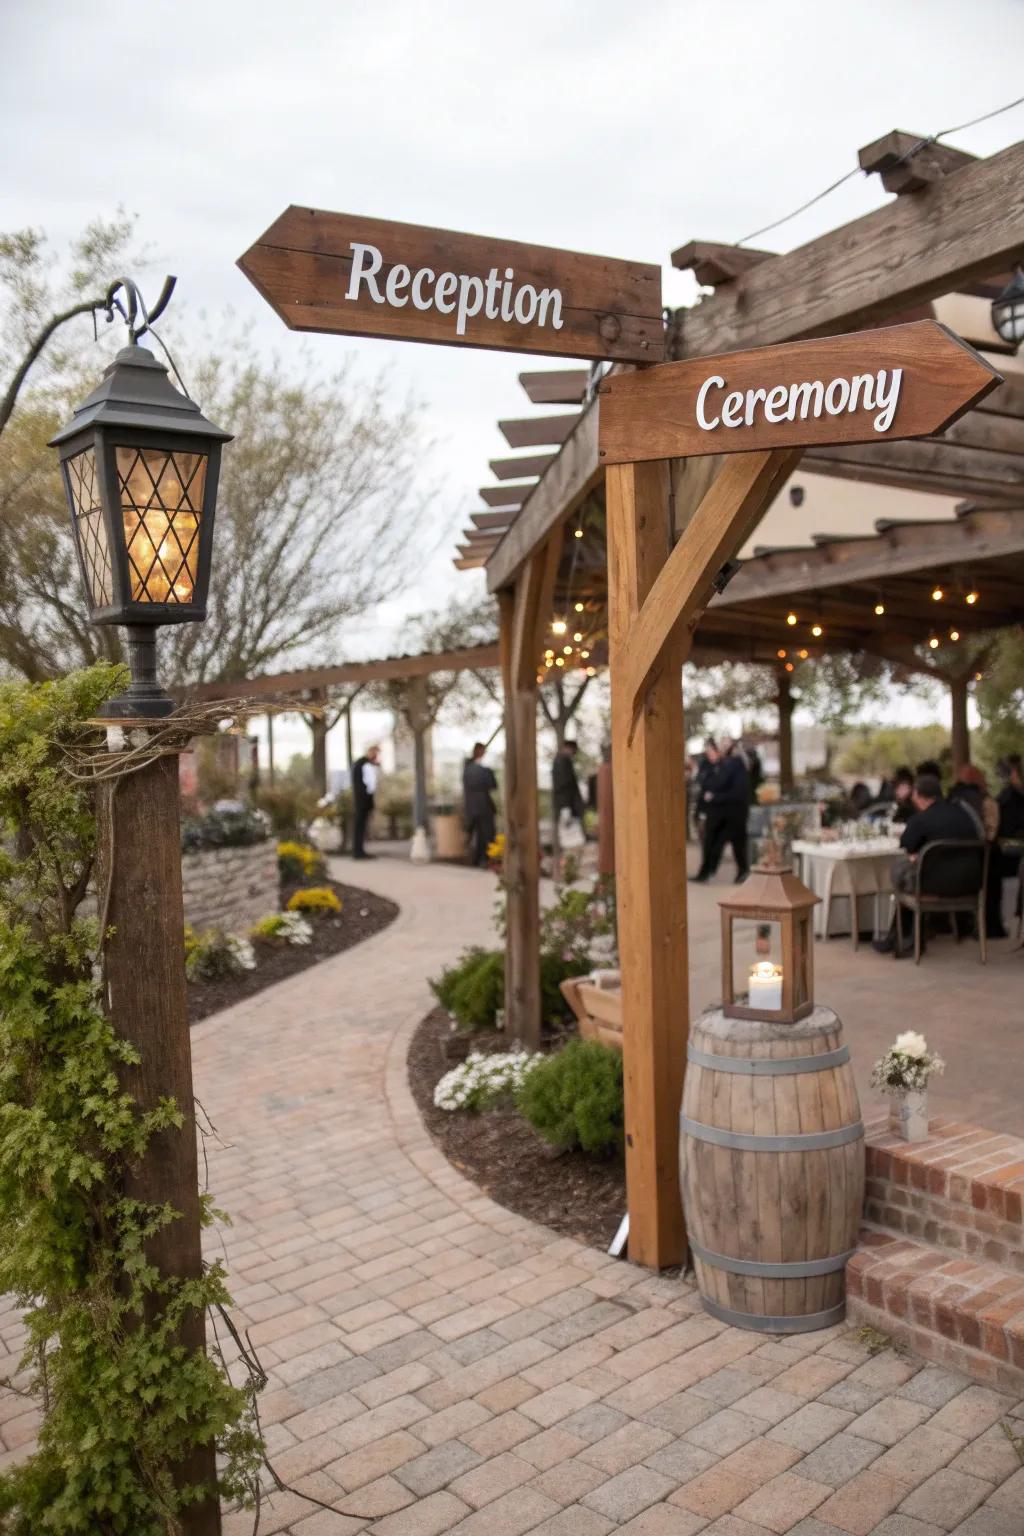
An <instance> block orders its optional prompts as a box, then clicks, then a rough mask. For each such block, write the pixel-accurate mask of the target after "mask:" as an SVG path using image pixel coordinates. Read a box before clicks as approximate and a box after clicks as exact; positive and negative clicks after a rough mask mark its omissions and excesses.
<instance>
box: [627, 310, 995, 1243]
mask: <svg viewBox="0 0 1024 1536" xmlns="http://www.w3.org/2000/svg"><path fill="white" fill-rule="evenodd" d="M1000 382H1001V380H1000V376H999V375H998V374H997V373H996V372H995V371H994V370H993V369H991V368H990V367H989V366H988V364H987V363H986V362H985V361H984V360H983V359H982V358H981V357H979V356H978V354H977V353H975V352H973V351H972V349H971V348H970V347H967V346H965V345H964V343H963V342H961V341H959V339H958V338H957V337H955V336H954V335H952V334H951V333H950V332H948V331H946V330H945V329H944V328H943V327H942V326H940V325H937V324H936V323H935V322H933V321H922V322H919V323H914V324H910V325H903V326H894V327H892V328H891V329H889V330H877V331H865V332H860V333H857V334H854V335H851V336H839V337H829V338H827V339H822V340H816V341H810V342H795V343H792V344H790V345H788V346H786V345H784V346H778V347H764V348H759V349H758V350H756V351H749V352H735V353H731V354H727V355H725V356H721V357H702V358H697V359H694V360H690V361H686V362H678V363H665V364H662V365H661V366H660V367H656V368H651V369H647V370H645V371H642V372H634V373H624V374H620V375H615V376H613V377H610V378H608V379H606V380H604V381H603V382H602V384H601V385H600V386H599V395H600V421H599V427H598V433H599V436H598V442H599V455H600V458H601V460H602V462H604V463H605V464H606V465H607V466H608V467H607V472H606V475H605V491H606V504H607V527H608V627H609V665H610V670H611V688H612V771H613V776H614V791H615V837H616V872H617V882H618V893H617V894H618V914H619V953H620V963H621V970H622V994H623V995H622V1011H623V1036H624V1039H623V1047H624V1049H623V1056H624V1067H625V1080H626V1185H627V1195H628V1205H629V1220H630V1225H629V1255H630V1258H632V1259H635V1260H637V1261H639V1262H640V1263H642V1264H647V1265H649V1266H651V1267H652V1268H654V1269H661V1268H665V1267H666V1266H668V1265H670V1264H679V1263H681V1262H682V1261H683V1260H684V1259H685V1257H686V1236H685V1231H684V1227H683V1210H682V1202H681V1199H680V1194H679V1173H678V1115H679V1105H680V1102H681V1099H682V1085H683V1071H684V1063H685V1058H686V1040H687V1034H688V1030H689V986H688V963H687V915H686V840H685V827H686V792H685V785H684V773H683V759H684V752H685V735H684V728H683V699H682V687H681V671H682V664H683V662H684V660H685V659H686V657H687V655H688V653H689V649H690V642H691V638H692V634H693V630H694V628H695V626H696V624H697V622H698V620H699V618H700V616H701V614H702V613H703V611H704V609H705V607H706V606H707V604H708V602H709V600H710V598H711V596H712V593H713V591H714V585H715V581H716V578H717V576H718V573H719V572H720V571H721V570H722V567H723V566H724V565H725V563H726V561H727V560H729V559H731V558H732V557H733V556H734V555H735V554H736V551H737V550H738V549H739V548H740V547H741V546H742V544H743V543H744V541H745V539H746V538H747V537H748V536H749V534H750V533H751V532H752V531H753V529H754V528H755V527H756V526H757V523H758V521H759V519H760V517H761V515H762V513H763V511H764V509H765V507H766V506H767V505H768V503H769V502H770V501H771V499H772V498H773V496H774V495H775V494H776V492H777V491H778V490H779V489H780V488H781V486H782V485H783V484H784V482H785V480H786V479H787V478H788V476H789V475H790V474H791V473H792V471H793V469H794V468H795V467H796V465H797V463H798V462H799V460H800V456H801V453H802V451H803V449H804V447H806V446H808V445H809V444H812V443H825V442H827V443H837V442H838V443H848V442H874V441H892V440H894V439H899V438H904V437H917V436H924V435H930V434H932V433H935V432H938V431H941V430H942V428H943V427H944V426H945V425H947V424H948V423H949V422H951V421H953V420H955V418H956V417H957V416H959V415H961V414H962V413H963V412H964V411H966V410H968V409H969V408H970V407H971V406H972V405H974V404H976V403H977V401H978V400H979V399H981V398H982V397H983V396H984V395H986V394H988V392H989V391H990V390H992V389H994V388H995V387H996V386H997V385H998V384H999V383H1000ZM698 454H728V455H733V457H729V458H727V459H726V461H725V464H724V467H723V468H722V469H721V470H720V472H719V474H718V475H717V476H716V478H715V479H714V480H713V481H712V482H711V485H710V487H709V489H708V490H707V491H706V493H705V494H704V496H703V499H702V500H701V501H700V503H699V505H696V506H695V507H691V508H690V509H689V511H690V515H689V518H688V520H687V519H685V518H684V519H683V520H684V521H685V527H684V530H683V532H682V535H681V537H680V538H679V540H678V542H677V543H676V544H675V546H674V547H673V544H672V527H673V521H675V523H676V524H677V525H678V523H679V522H680V511H681V509H680V506H679V503H678V501H677V504H676V507H675V513H676V516H675V519H674V520H673V516H672V507H671V502H670V478H669V462H668V461H669V460H670V459H673V458H687V457H689V456H691V455H698ZM684 484H685V481H684Z"/></svg>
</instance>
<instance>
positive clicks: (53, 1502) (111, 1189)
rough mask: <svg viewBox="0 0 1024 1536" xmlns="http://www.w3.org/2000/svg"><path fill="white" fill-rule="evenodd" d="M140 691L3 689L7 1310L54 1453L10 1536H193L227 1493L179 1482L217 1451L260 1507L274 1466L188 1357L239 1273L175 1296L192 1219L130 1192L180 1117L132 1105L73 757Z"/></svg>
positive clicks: (207, 1365)
mask: <svg viewBox="0 0 1024 1536" xmlns="http://www.w3.org/2000/svg"><path fill="white" fill-rule="evenodd" d="M124 681H125V679H124V677H123V675H122V673H121V671H120V669H118V668H115V667H111V666H108V665H106V664H102V665H99V666H96V667H92V668H90V669H88V670H87V671H83V672H78V673H74V674H72V675H71V676H69V677H67V678H63V679H60V680H58V681H54V682H47V683H43V684H24V683H17V682H14V683H3V684H0V1292H4V1293H13V1294H14V1295H15V1296H16V1297H17V1299H18V1301H19V1303H20V1305H21V1307H22V1308H23V1311H24V1315H25V1323H26V1327H27V1333H28V1342H27V1347H26V1349H25V1354H24V1358H23V1360H22V1373H23V1374H22V1375H20V1376H19V1377H18V1379H17V1385H14V1386H12V1385H11V1384H8V1386H9V1389H10V1390H25V1391H29V1392H31V1393H32V1394H33V1396H36V1397H38V1399H39V1400H40V1402H41V1403H42V1405H43V1420H42V1425H41V1428H40V1432H39V1436H38V1444H37V1448H36V1450H35V1453H34V1454H33V1455H32V1456H31V1457H30V1458H29V1459H28V1460H26V1461H25V1462H23V1463H22V1464H21V1465H19V1466H16V1467H14V1468H13V1469H11V1470H8V1471H7V1472H5V1473H4V1474H3V1475H2V1476H0V1532H2V1533H3V1536H43V1533H54V1536H71V1533H75V1536H81V1533H87V1536H175V1533H177V1532H179V1531H180V1529H181V1523H180V1516H181V1514H182V1512H183V1511H184V1510H185V1509H186V1508H187V1507H188V1505H189V1504H190V1503H193V1502H197V1501H199V1500H201V1499H202V1498H204V1497H205V1496H207V1495H208V1493H209V1492H210V1490H208V1489H207V1490H204V1489H202V1488H200V1487H197V1486H195V1485H191V1486H186V1487H184V1488H182V1487H179V1486H176V1484H175V1478H174V1472H175V1469H176V1467H180V1465H181V1464H182V1463H187V1461H188V1459H189V1456H190V1454H191V1453H192V1452H193V1451H194V1450H195V1449H196V1447H198V1446H202V1445H210V1444H211V1443H212V1444H214V1445H215V1446H216V1447H217V1450H218V1454H219V1458H220V1490H219V1491H220V1494H221V1496H222V1498H225V1499H227V1500H231V1501H236V1502H239V1503H242V1504H249V1503H251V1500H252V1495H253V1493H254V1490H255V1486H256V1478H257V1473H258V1469H259V1465H260V1462H261V1459H262V1454H263V1446H262V1441H261V1437H260V1434H259V1429H258V1419H257V1416H256V1408H255V1390H256V1388H255V1384H254V1383H253V1382H252V1381H249V1382H247V1383H246V1384H245V1385H243V1386H236V1385H233V1384H232V1382H231V1381H230V1379H229V1377H228V1373H227V1370H226V1367H225V1364H224V1360H223V1357H222V1356H221V1355H220V1352H219V1350H215V1351H214V1353H213V1354H212V1355H207V1354H205V1353H204V1352H203V1351H201V1350H195V1349H188V1348H186V1347H185V1346H184V1345H183V1344H182V1343H181V1342H180V1340H179V1329H180V1327H181V1324H182V1322H183V1320H186V1319H187V1318H188V1317H189V1316H190V1315H192V1314H193V1309H197V1310H200V1311H203V1310H207V1309H219V1308H224V1307H226V1306H227V1305H228V1304H229V1302H230V1298H229V1296H228V1292H227V1288H226V1276H225V1272H224V1269H223V1267H222V1266H221V1265H220V1264H219V1263H216V1264H211V1265H209V1266H208V1267H207V1268H206V1269H205V1270H204V1273H203V1275H202V1277H201V1278H199V1279H196V1280H191V1281H186V1280H177V1279H176V1280H165V1279H163V1278H161V1276H160V1274H159V1273H158V1272H157V1271H156V1270H155V1269H154V1267H153V1266H152V1264H150V1263H149V1262H148V1260H147V1257H146V1244H147V1240H148V1239H149V1238H150V1237H151V1236H152V1234H153V1233H154V1232H156V1231H157V1230H159V1229H160V1228H161V1227H163V1226H165V1225H166V1224H167V1223H169V1222H173V1221H174V1220H176V1219H177V1213H176V1212H175V1211H173V1210H172V1209H170V1208H169V1207H154V1206H146V1205H142V1204H139V1203H138V1202H136V1201H133V1200H131V1199H128V1198H126V1196H125V1194H124V1173H125V1170H126V1169H127V1168H129V1167H130V1166H131V1165H132V1164H133V1163H134V1162H135V1161H137V1160H138V1159H140V1158H141V1157H142V1156H143V1155H144V1153H145V1150H146V1145H147V1143H148V1141H149V1139H150V1137H151V1136H153V1135H154V1133H156V1132H158V1131H159V1130H161V1129H163V1128H165V1127H167V1126H169V1125H178V1124H180V1123H181V1109H180V1106H178V1105H177V1104H175V1103H174V1102H173V1100H166V1101H164V1102H163V1103H161V1104H160V1105H159V1107H158V1108H156V1109H155V1110H153V1111H151V1112H149V1113H143V1112H142V1111H141V1110H140V1109H139V1107H138V1105H137V1104H136V1103H135V1101H134V1099H133V1098H131V1097H130V1095H128V1094H127V1093H125V1092H124V1091H123V1090H122V1087H121V1079H120V1075H119V1074H120V1071H121V1069H122V1068H123V1067H124V1065H125V1064H126V1063H130V1062H133V1061H134V1060H135V1059H136V1058H135V1056H134V1053H133V1049H132V1047H131V1046H129V1045H128V1044H127V1042H126V1041H124V1040H123V1039H121V1038H119V1037H118V1035H117V1034H116V1032H115V1031H114V1029H113V1027H112V1025H111V1022H110V1020H109V1019H108V1018H107V1016H106V1015H105V1013H104V1010H103V1007H102V1002H101V993H100V987H99V982H98V976H99V973H100V942H99V940H100V936H99V933H98V928H97V922H96V920H95V918H91V917H89V916H84V915H83V911H84V910H85V909H86V908H87V907H88V901H87V898H88V896H89V890H90V880H91V874H92V867H93V857H94V851H95V820H94V813H93V795H92V790H91V789H90V788H89V786H88V785H84V784H82V783H81V782H79V781H77V780H76V779H75V778H74V777H73V776H71V775H70V774H69V773H68V772H67V768H66V763H67V759H66V755H65V750H66V749H67V748H69V747H71V746H73V745H75V744H76V743H78V742H80V741H81V740H82V738H83V734H84V731H85V729H86V728H85V726H84V722H85V721H86V720H87V719H88V718H89V717H90V716H93V715H95V713H96V710H97V708H98V706H99V705H100V703H101V702H102V700H103V699H104V698H107V697H109V696H110V694H111V693H113V692H116V691H117V690H118V689H119V688H121V687H123V686H124ZM92 905H93V906H95V902H94V901H93V903H92ZM215 1214H216V1213H214V1212H213V1210H212V1208H211V1207H210V1205H209V1202H208V1201H207V1202H204V1219H205V1220H206V1221H210V1220H212V1219H213V1218H214V1215H215Z"/></svg>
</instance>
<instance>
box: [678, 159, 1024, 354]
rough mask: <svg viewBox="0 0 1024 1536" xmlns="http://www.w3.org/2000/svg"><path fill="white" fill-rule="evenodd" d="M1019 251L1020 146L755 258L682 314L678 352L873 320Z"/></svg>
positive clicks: (1023, 243)
mask: <svg viewBox="0 0 1024 1536" xmlns="http://www.w3.org/2000/svg"><path fill="white" fill-rule="evenodd" d="M1022 253H1024V143H1020V144H1014V145H1011V147H1010V148H1009V149H1004V150H1003V151H1002V152H1001V153H999V154H996V155H991V156H989V157H988V158H987V159H984V160H976V161H974V162H972V163H971V164H970V165H965V166H964V168H963V169H962V170H959V171H955V172H954V173H953V174H952V175H947V176H944V177H942V179H941V180H939V181H936V182H933V183H930V184H929V185H928V186H925V187H923V188H922V189H921V190H920V192H918V193H917V194H916V195H915V196H914V197H912V198H907V197H901V198H897V200H896V201H895V202H894V203H890V204H888V205H887V206H886V207H884V208H878V209H876V210H875V212H874V213H869V214H866V215H865V216H864V217H863V218H860V219H857V220H855V221H853V222H852V223H850V224H847V225H845V226H843V227H842V228H840V229H835V230H831V231H830V232H829V233H828V234H825V235H821V236H820V237H819V238H818V239H817V240H812V241H810V242H809V243H808V244H807V245H803V246H800V247H799V248H798V249H797V250H795V251H790V252H789V253H788V254H787V255H784V256H775V257H773V258H772V259H771V260H768V261H762V262H760V263H759V264H758V265H757V266H754V267H752V268H751V269H750V270H749V271H747V272H745V273H744V274H743V275H742V276H741V277H739V278H737V279H736V281H735V282H731V283H728V284H727V285H726V286H725V288H724V291H723V290H719V291H717V292H716V293H715V294H714V295H713V296H712V297H710V298H706V299H704V300H703V301H702V302H701V303H700V304H699V305H696V306H695V307H694V308H693V309H689V310H685V311H683V312H682V314H681V315H680V316H679V317H678V318H679V319H680V321H681V324H682V342H683V355H684V356H687V357H694V356H698V355H700V354H702V353H712V352H728V351H732V350H733V349H737V348H740V347H746V346H751V347H753V346H768V345H771V344H772V343H774V342H781V341H796V340H799V339H800V338H801V337H807V336H827V335H830V334H833V333H835V332H838V331H849V330H855V329H856V328H857V327H858V326H861V325H876V324H878V322H879V321H881V320H883V319H885V318H887V317H889V316H892V315H896V314H899V312H900V311H901V310H905V309H906V308H907V306H908V305H909V304H917V303H920V302H922V301H923V300H926V299H933V298H937V297H938V296H939V295H940V294H944V293H950V292H955V291H956V289H957V288H959V287H961V286H962V285H963V284H964V283H968V282H971V281H974V280H977V279H981V278H984V277H985V276H986V275H987V274H988V273H990V272H992V271H995V270H997V269H998V270H1001V269H1003V268H1004V267H1008V266H1013V265H1014V264H1015V263H1016V262H1017V260H1018V259H1019V258H1020V256H1021V254H1022Z"/></svg>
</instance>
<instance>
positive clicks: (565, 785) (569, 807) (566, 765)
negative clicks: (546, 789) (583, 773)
mask: <svg viewBox="0 0 1024 1536" xmlns="http://www.w3.org/2000/svg"><path fill="white" fill-rule="evenodd" d="M577 750H578V745H577V743H576V742H575V741H565V742H563V743H562V745H561V746H560V747H559V749H558V751H557V752H556V753H555V760H554V762H553V763H552V765H551V808H552V814H553V815H554V819H555V822H556V824H558V823H559V822H561V821H562V819H563V818H562V812H563V811H568V812H569V815H570V816H571V818H572V820H573V821H576V822H579V826H580V832H581V833H582V831H583V796H582V794H581V793H580V785H579V780H578V779H577V777H576V766H575V758H576V753H577Z"/></svg>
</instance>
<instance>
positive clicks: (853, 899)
mask: <svg viewBox="0 0 1024 1536" xmlns="http://www.w3.org/2000/svg"><path fill="white" fill-rule="evenodd" d="M793 854H794V856H795V857H797V858H798V859H799V860H800V878H801V879H802V880H803V882H804V884H805V885H806V886H808V887H809V888H810V889H811V890H812V891H813V892H814V894H815V895H816V896H820V897H821V902H820V904H819V905H818V906H817V907H815V909H814V934H815V937H816V938H819V939H821V938H833V937H835V935H836V934H843V933H846V934H851V933H852V935H853V937H854V938H856V936H857V934H858V933H864V932H866V931H870V932H873V933H874V934H875V935H876V936H881V934H882V933H884V932H885V930H886V929H887V928H888V926H889V920H890V916H891V897H892V866H893V863H894V861H895V860H896V859H897V858H898V857H899V844H898V843H897V842H896V840H895V839H890V838H881V837H879V838H872V839H871V840H870V842H867V841H865V842H855V843H816V842H815V843H812V842H807V841H805V840H804V839H797V841H795V842H794V843H793ZM830 891H831V900H829V894H830ZM854 904H856V914H857V915H856V923H855V924H854V923H853V922H852V921H851V907H853V906H854ZM826 925H827V926H826Z"/></svg>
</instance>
